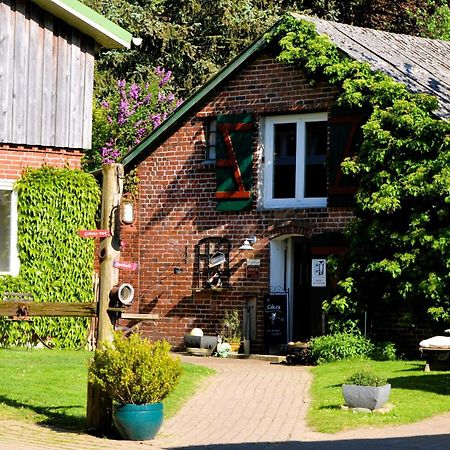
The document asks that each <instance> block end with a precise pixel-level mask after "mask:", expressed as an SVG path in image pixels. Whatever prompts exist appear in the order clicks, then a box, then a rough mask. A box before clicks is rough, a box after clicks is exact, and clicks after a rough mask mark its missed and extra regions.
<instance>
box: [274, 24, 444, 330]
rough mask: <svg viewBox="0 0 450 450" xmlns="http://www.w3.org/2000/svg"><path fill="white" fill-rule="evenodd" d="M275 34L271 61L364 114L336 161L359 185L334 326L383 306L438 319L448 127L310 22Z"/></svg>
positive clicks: (424, 103)
mask: <svg viewBox="0 0 450 450" xmlns="http://www.w3.org/2000/svg"><path fill="white" fill-rule="evenodd" d="M277 37H278V43H279V46H280V53H279V57H278V58H279V60H280V61H282V62H284V63H286V64H295V65H298V66H299V67H301V68H303V69H304V70H305V72H306V75H307V76H308V77H309V79H310V80H311V82H312V83H314V80H318V79H319V80H327V81H328V82H329V83H331V84H333V85H336V86H338V88H339V92H340V93H339V96H338V98H337V104H338V106H339V107H342V108H352V109H353V110H355V109H357V110H359V111H361V112H364V113H365V116H366V117H368V120H367V121H366V123H365V124H364V125H363V127H362V129H363V143H362V146H361V149H360V151H359V153H358V154H357V155H355V156H354V157H352V158H347V159H346V160H344V162H343V163H342V170H343V172H344V173H347V174H354V175H356V176H357V177H358V180H359V189H358V192H357V194H356V208H355V219H354V220H353V221H352V222H351V223H350V225H349V227H348V229H347V231H346V234H347V236H348V240H349V251H348V253H347V255H346V257H345V258H343V260H342V261H341V268H340V280H341V281H340V282H339V283H338V293H337V295H335V296H334V297H333V298H331V299H328V300H327V301H325V303H324V309H325V311H326V312H327V313H328V314H329V315H330V316H333V317H334V325H335V326H336V327H337V326H338V325H342V324H344V323H347V324H348V323H352V321H353V323H354V319H355V317H356V316H357V315H358V313H359V312H361V311H363V310H367V309H369V310H370V309H371V308H372V309H374V308H380V309H381V308H383V305H386V304H387V303H396V304H399V303H405V302H408V304H410V305H414V307H415V308H419V310H421V311H425V310H426V311H428V313H429V314H430V315H431V316H432V317H433V318H435V319H440V320H448V319H449V318H450V314H449V310H450V298H449V296H448V292H449V291H450V270H449V269H450V227H449V204H448V203H450V145H449V144H450V124H449V122H448V121H447V120H443V119H439V118H438V117H437V116H436V115H435V111H436V109H437V107H438V103H437V100H436V99H435V98H434V97H432V96H429V95H424V94H415V93H411V92H409V91H408V90H407V88H406V87H405V86H404V85H403V84H401V83H398V82H396V81H394V80H393V79H392V78H391V77H389V76H387V75H385V74H383V73H381V72H377V71H373V70H372V69H371V68H370V66H369V65H368V64H365V63H361V62H358V61H354V60H352V59H350V58H348V57H347V56H345V55H343V54H342V53H341V52H340V51H339V50H338V49H337V47H336V46H335V45H334V44H333V43H332V42H331V41H330V40H329V38H328V37H327V36H320V35H318V34H317V32H316V30H315V27H314V25H313V24H312V23H310V22H305V21H299V20H297V19H295V18H293V17H288V18H286V19H285V21H284V23H283V24H282V25H281V26H280V28H279V29H278V31H277ZM367 112H368V113H369V114H368V116H367Z"/></svg>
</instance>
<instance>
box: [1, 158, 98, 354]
mask: <svg viewBox="0 0 450 450" xmlns="http://www.w3.org/2000/svg"><path fill="white" fill-rule="evenodd" d="M15 190H16V192H17V195H18V251H19V259H20V273H19V275H18V276H17V277H11V276H3V277H0V294H2V293H3V292H5V291H14V292H30V293H32V294H33V296H34V299H35V301H37V302H92V301H94V296H93V273H94V267H93V264H94V241H93V240H92V239H83V238H81V237H79V236H78V235H77V231H78V230H80V229H95V228H96V224H95V218H96V213H97V211H98V207H99V202H100V189H99V187H98V185H97V182H96V180H95V179H94V177H93V176H91V175H89V174H87V173H85V172H82V171H81V170H73V169H69V168H63V169H61V168H52V167H47V166H44V167H42V168H40V169H28V170H26V171H25V172H24V173H23V175H22V177H21V178H20V179H19V180H18V181H17V182H16V184H15ZM88 325H89V319H86V318H72V317H61V318H48V317H35V318H33V323H32V325H31V326H32V327H33V328H34V330H35V331H36V333H37V334H38V335H39V336H40V337H41V338H43V339H49V340H50V341H51V344H52V345H54V346H56V347H61V348H77V347H82V346H84V345H85V343H86V339H87V333H88ZM29 327H30V324H28V323H15V322H13V323H12V322H8V321H7V320H5V319H0V345H2V346H10V345H26V344H27V343H28V339H29V333H27V329H28V328H29Z"/></svg>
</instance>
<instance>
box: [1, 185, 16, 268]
mask: <svg viewBox="0 0 450 450" xmlns="http://www.w3.org/2000/svg"><path fill="white" fill-rule="evenodd" d="M0 190H2V191H11V192H12V195H11V230H10V235H9V241H10V244H11V247H10V248H11V251H10V254H9V258H10V259H9V261H10V270H9V271H0V275H12V276H16V275H18V274H19V269H20V262H19V255H18V252H17V193H16V192H15V191H14V180H2V179H0Z"/></svg>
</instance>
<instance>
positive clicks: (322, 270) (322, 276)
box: [311, 259, 327, 287]
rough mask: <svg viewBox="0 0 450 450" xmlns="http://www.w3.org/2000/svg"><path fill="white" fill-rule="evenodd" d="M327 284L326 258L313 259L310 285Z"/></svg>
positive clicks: (321, 285) (323, 285)
mask: <svg viewBox="0 0 450 450" xmlns="http://www.w3.org/2000/svg"><path fill="white" fill-rule="evenodd" d="M326 285H327V261H326V259H313V260H312V270H311V286H312V287H326Z"/></svg>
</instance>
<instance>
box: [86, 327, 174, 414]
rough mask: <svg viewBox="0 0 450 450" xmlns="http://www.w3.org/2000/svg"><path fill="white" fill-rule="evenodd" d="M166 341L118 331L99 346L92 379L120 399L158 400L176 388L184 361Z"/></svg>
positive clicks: (95, 354)
mask: <svg viewBox="0 0 450 450" xmlns="http://www.w3.org/2000/svg"><path fill="white" fill-rule="evenodd" d="M169 350H170V345H169V343H168V342H166V341H156V342H150V341H149V340H148V339H143V338H141V337H140V336H139V335H137V334H133V335H131V336H130V337H129V338H125V337H124V336H122V335H120V334H118V333H116V334H115V335H114V340H113V342H112V343H111V344H109V343H108V344H105V346H104V348H103V349H98V350H96V351H95V353H94V357H93V359H92V361H91V362H90V365H89V381H90V382H91V383H92V384H93V385H96V386H98V387H99V388H100V389H101V390H103V391H104V392H107V393H108V395H109V396H110V397H111V398H112V399H113V400H115V401H117V402H119V403H134V404H137V405H142V404H145V403H157V402H160V401H162V400H164V398H165V397H167V395H168V394H169V393H170V392H171V391H172V390H173V389H174V387H175V386H176V384H177V383H178V379H179V377H180V375H181V370H182V368H181V363H180V361H179V359H174V358H172V357H171V356H170V354H169Z"/></svg>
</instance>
